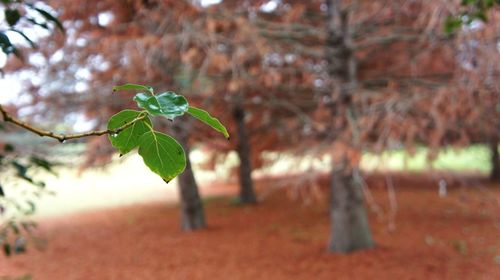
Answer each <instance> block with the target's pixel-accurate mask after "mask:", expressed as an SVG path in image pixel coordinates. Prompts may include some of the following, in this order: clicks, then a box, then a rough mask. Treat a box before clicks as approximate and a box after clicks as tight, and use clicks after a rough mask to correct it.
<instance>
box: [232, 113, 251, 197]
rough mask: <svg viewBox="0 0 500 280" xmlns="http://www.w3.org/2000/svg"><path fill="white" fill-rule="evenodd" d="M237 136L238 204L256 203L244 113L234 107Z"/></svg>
mask: <svg viewBox="0 0 500 280" xmlns="http://www.w3.org/2000/svg"><path fill="white" fill-rule="evenodd" d="M233 117H234V120H235V122H236V129H237V134H238V146H237V148H236V151H237V153H238V157H239V158H240V168H239V180H240V197H239V202H240V203H257V198H256V196H255V192H254V189H253V182H252V163H251V161H250V143H249V142H248V136H247V132H246V127H245V111H244V110H243V108H242V107H241V106H236V107H235V109H234V111H233Z"/></svg>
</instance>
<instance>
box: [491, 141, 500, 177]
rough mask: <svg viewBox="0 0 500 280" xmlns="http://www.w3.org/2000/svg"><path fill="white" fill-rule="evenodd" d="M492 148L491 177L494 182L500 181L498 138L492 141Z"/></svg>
mask: <svg viewBox="0 0 500 280" xmlns="http://www.w3.org/2000/svg"><path fill="white" fill-rule="evenodd" d="M490 150H491V172H490V179H491V181H493V182H500V155H499V153H498V139H494V140H493V141H491V143H490Z"/></svg>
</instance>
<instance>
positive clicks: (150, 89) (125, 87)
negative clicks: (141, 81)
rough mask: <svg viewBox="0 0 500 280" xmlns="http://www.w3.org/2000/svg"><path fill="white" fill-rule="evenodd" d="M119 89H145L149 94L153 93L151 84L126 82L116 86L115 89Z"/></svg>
mask: <svg viewBox="0 0 500 280" xmlns="http://www.w3.org/2000/svg"><path fill="white" fill-rule="evenodd" d="M117 90H144V91H146V92H148V93H149V94H151V95H153V94H154V92H153V88H152V87H150V86H143V85H136V84H124V85H121V86H114V87H113V91H117Z"/></svg>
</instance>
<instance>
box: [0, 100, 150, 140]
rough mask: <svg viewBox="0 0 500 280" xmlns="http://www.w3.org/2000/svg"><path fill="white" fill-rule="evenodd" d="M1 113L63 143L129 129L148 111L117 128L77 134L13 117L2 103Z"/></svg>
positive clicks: (6, 117) (10, 119)
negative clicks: (47, 128)
mask: <svg viewBox="0 0 500 280" xmlns="http://www.w3.org/2000/svg"><path fill="white" fill-rule="evenodd" d="M0 113H1V114H2V116H3V121H4V122H10V123H12V124H14V125H17V126H19V127H22V128H24V129H26V130H28V131H31V132H33V133H35V134H37V135H39V136H41V137H49V138H54V139H56V140H58V141H59V142H61V143H63V142H64V141H66V140H71V139H77V138H84V137H89V136H102V135H105V134H117V133H120V132H121V131H123V130H125V129H127V128H128V127H130V126H132V125H133V124H134V123H136V122H138V121H140V120H143V119H145V118H146V117H147V114H146V113H144V114H140V115H139V116H137V117H136V118H135V119H133V120H131V121H130V122H128V123H125V124H124V125H122V126H120V127H118V128H116V129H106V130H93V131H89V132H85V133H75V134H58V133H54V132H52V131H48V130H44V129H41V128H37V127H34V126H32V125H30V124H28V123H26V122H23V121H21V120H19V119H17V118H15V117H13V116H12V115H10V114H9V113H7V111H5V109H4V108H3V107H2V105H0Z"/></svg>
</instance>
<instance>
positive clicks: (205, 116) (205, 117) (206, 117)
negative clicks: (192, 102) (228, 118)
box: [187, 106, 229, 139]
mask: <svg viewBox="0 0 500 280" xmlns="http://www.w3.org/2000/svg"><path fill="white" fill-rule="evenodd" d="M187 112H188V114H190V115H191V116H193V117H195V118H197V119H198V120H200V121H202V122H204V123H205V124H207V125H209V126H211V127H212V128H213V129H215V130H217V131H218V132H220V133H222V134H223V135H224V137H226V138H227V139H229V133H228V132H227V129H226V127H224V125H222V123H221V122H220V121H219V120H218V119H216V118H214V117H212V116H211V115H210V114H209V113H208V112H207V111H205V110H202V109H198V108H196V107H191V106H189V109H188V111H187Z"/></svg>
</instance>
